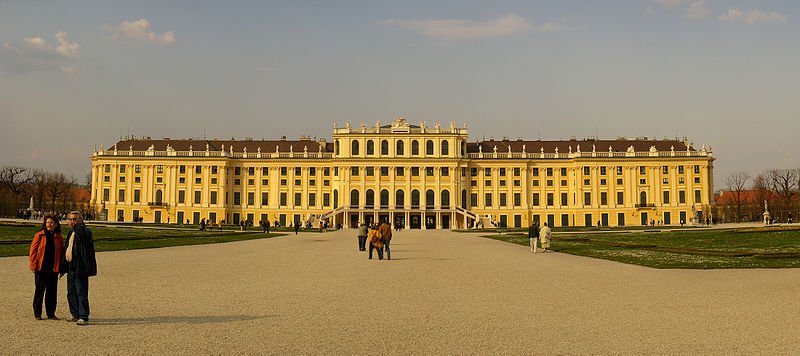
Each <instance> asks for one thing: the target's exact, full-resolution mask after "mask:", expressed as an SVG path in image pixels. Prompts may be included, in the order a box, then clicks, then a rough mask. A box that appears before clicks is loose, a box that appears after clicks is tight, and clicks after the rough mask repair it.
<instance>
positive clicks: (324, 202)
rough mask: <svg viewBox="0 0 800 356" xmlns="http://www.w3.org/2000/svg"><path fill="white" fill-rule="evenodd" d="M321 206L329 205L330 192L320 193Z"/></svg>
mask: <svg viewBox="0 0 800 356" xmlns="http://www.w3.org/2000/svg"><path fill="white" fill-rule="evenodd" d="M322 206H331V193H322Z"/></svg>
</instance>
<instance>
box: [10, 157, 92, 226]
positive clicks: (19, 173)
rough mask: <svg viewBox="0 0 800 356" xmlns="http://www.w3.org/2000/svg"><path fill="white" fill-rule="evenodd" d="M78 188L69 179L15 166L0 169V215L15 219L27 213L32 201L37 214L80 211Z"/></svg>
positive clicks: (59, 174) (55, 174)
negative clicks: (16, 216) (77, 209)
mask: <svg viewBox="0 0 800 356" xmlns="http://www.w3.org/2000/svg"><path fill="white" fill-rule="evenodd" d="M81 188H82V187H81V186H80V185H79V184H78V182H77V181H76V180H75V178H73V177H67V176H65V175H64V174H63V173H59V172H49V171H45V170H41V169H33V168H26V167H17V166H2V167H0V215H2V216H15V215H16V214H17V213H18V212H20V211H21V210H27V209H28V208H29V206H30V200H31V197H32V198H33V208H34V209H35V210H37V211H50V212H60V211H61V212H63V211H69V210H74V209H76V208H80V207H81V206H80V203H79V202H77V200H78V192H79V190H80V189H81Z"/></svg>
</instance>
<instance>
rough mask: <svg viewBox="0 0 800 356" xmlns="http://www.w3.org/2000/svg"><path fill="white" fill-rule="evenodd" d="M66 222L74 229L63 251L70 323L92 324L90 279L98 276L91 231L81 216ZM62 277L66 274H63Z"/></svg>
mask: <svg viewBox="0 0 800 356" xmlns="http://www.w3.org/2000/svg"><path fill="white" fill-rule="evenodd" d="M67 220H68V221H69V226H70V227H71V228H72V232H70V234H69V237H68V238H67V247H66V250H65V251H64V260H65V261H66V264H67V268H66V269H67V271H66V272H67V301H68V302H69V312H70V314H71V316H70V318H69V319H68V320H69V321H75V322H77V324H78V325H86V324H88V323H89V277H92V276H96V275H97V260H96V259H95V253H94V239H93V238H92V230H89V228H88V227H86V225H85V224H84V223H83V215H81V213H80V212H78V211H73V212H71V213H69V215H68V219H67ZM59 273H61V274H63V273H64V271H60V272H59Z"/></svg>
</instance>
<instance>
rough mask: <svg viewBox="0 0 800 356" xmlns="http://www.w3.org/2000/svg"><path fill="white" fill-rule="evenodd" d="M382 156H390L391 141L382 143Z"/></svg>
mask: <svg viewBox="0 0 800 356" xmlns="http://www.w3.org/2000/svg"><path fill="white" fill-rule="evenodd" d="M381 154H382V155H388V154H389V141H386V140H383V141H381Z"/></svg>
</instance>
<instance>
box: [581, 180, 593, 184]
mask: <svg viewBox="0 0 800 356" xmlns="http://www.w3.org/2000/svg"><path fill="white" fill-rule="evenodd" d="M591 184H592V181H591V180H590V179H584V180H583V185H591Z"/></svg>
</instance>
